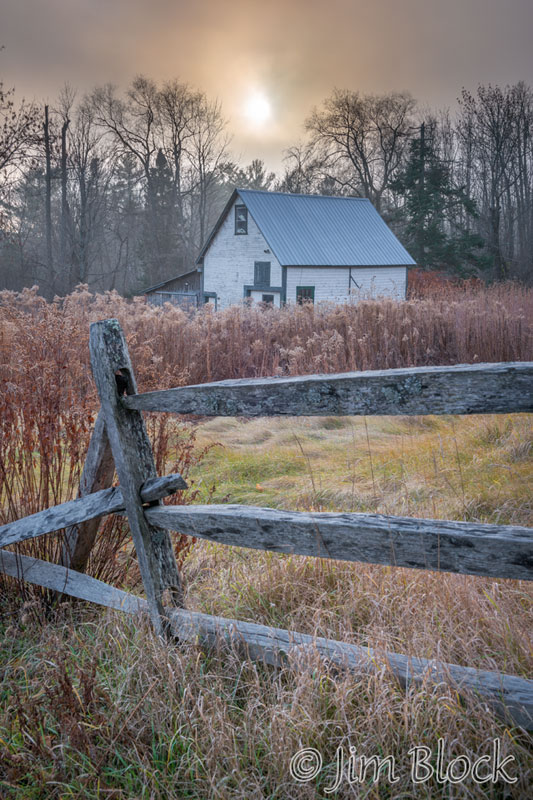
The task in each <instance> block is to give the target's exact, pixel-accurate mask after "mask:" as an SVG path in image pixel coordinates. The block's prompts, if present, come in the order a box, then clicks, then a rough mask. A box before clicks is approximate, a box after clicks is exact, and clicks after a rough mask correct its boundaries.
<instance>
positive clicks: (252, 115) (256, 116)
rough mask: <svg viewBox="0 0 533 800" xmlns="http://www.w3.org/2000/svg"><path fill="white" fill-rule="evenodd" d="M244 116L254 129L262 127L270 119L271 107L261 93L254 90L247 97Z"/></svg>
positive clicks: (264, 95)
mask: <svg viewBox="0 0 533 800" xmlns="http://www.w3.org/2000/svg"><path fill="white" fill-rule="evenodd" d="M244 116H245V117H246V119H247V120H248V123H249V124H250V125H251V126H252V127H254V128H256V127H259V126H262V125H264V124H265V123H266V122H268V120H269V119H270V118H271V117H272V105H271V103H270V101H269V99H268V97H267V96H266V94H265V93H264V92H263V91H261V90H255V91H253V92H251V93H250V94H249V95H248V97H247V98H246V100H245V103H244Z"/></svg>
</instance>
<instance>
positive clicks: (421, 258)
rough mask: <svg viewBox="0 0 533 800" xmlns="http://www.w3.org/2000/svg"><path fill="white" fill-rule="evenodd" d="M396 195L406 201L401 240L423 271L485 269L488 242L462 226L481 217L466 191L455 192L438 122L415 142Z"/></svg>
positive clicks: (422, 128)
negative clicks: (440, 150)
mask: <svg viewBox="0 0 533 800" xmlns="http://www.w3.org/2000/svg"><path fill="white" fill-rule="evenodd" d="M393 189H394V190H395V191H396V192H398V193H399V194H400V195H402V196H403V198H404V207H403V210H404V213H405V216H406V219H407V222H406V224H405V226H404V229H403V235H402V239H403V241H404V244H405V246H406V248H407V249H408V251H409V252H410V253H411V255H412V256H413V258H414V259H415V261H416V262H417V264H418V266H419V267H421V268H422V269H444V270H447V271H454V272H458V273H460V274H463V275H468V274H473V273H478V272H479V271H480V270H481V269H484V268H485V267H486V263H485V261H484V258H483V255H482V253H481V251H482V248H483V240H482V239H481V238H480V237H479V236H478V235H477V234H474V233H471V232H470V231H468V230H467V229H466V228H465V227H464V226H463V225H461V223H460V222H459V221H458V220H459V219H460V218H461V217H462V218H464V217H468V216H470V217H475V216H476V208H475V203H474V202H473V200H471V199H470V198H469V197H468V196H467V195H466V193H465V191H464V188H463V187H459V186H454V184H453V180H452V174H451V169H450V167H449V165H448V164H447V163H446V162H445V161H444V160H443V159H441V158H440V156H439V153H438V147H437V143H436V124H435V123H434V122H431V123H430V124H429V125H426V124H425V123H422V125H421V126H420V135H419V137H417V138H415V139H412V141H411V143H410V148H409V156H408V159H407V163H406V165H405V167H404V169H403V170H402V171H401V172H400V174H399V175H398V178H397V179H396V180H395V181H394V184H393Z"/></svg>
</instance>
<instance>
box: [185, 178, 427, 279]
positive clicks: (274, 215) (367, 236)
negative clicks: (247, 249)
mask: <svg viewBox="0 0 533 800" xmlns="http://www.w3.org/2000/svg"><path fill="white" fill-rule="evenodd" d="M237 196H239V197H240V198H241V200H242V201H243V203H244V204H245V205H246V207H247V208H248V211H249V213H250V214H251V216H252V217H253V219H254V220H255V222H256V224H257V226H258V228H259V229H260V231H261V233H262V234H263V236H264V237H265V239H266V241H267V243H268V245H269V247H270V249H271V250H272V252H273V253H274V255H275V256H276V258H277V259H278V261H279V263H280V264H281V265H282V266H360V267H365V266H368V267H373V266H399V265H402V266H404V265H405V266H411V265H414V264H415V262H414V261H413V259H412V258H411V256H410V255H409V253H408V252H407V250H406V249H405V248H404V247H403V245H402V244H400V242H399V241H398V239H397V238H396V236H395V235H394V234H393V232H392V231H391V230H390V228H389V227H388V226H387V224H386V223H385V221H384V220H383V219H382V218H381V217H380V215H379V214H378V212H377V211H376V209H375V208H374V206H373V205H372V203H371V202H370V200H367V199H366V198H359V197H328V196H324V195H306V194H286V193H282V192H262V191H256V190H251V189H236V190H235V191H234V192H233V194H232V197H231V198H230V201H229V202H228V204H227V205H226V208H225V209H224V211H223V212H222V214H221V217H220V219H219V221H218V223H217V225H215V228H214V229H213V231H212V233H211V235H210V237H209V238H208V240H207V241H206V243H205V245H204V247H203V249H202V251H201V253H200V256H199V260H200V259H201V258H202V257H203V255H204V254H205V252H206V251H207V249H208V247H209V245H210V244H211V242H212V240H213V238H214V236H215V235H216V233H217V231H218V229H219V227H220V225H221V223H222V221H223V219H224V218H225V216H226V214H227V213H228V211H229V209H230V208H231V206H232V205H233V203H234V201H235V199H236V197H237Z"/></svg>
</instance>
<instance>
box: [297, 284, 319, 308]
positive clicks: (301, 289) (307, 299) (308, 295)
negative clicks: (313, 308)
mask: <svg viewBox="0 0 533 800" xmlns="http://www.w3.org/2000/svg"><path fill="white" fill-rule="evenodd" d="M296 302H297V303H300V305H301V304H302V303H314V302H315V287H314V286H297V287H296Z"/></svg>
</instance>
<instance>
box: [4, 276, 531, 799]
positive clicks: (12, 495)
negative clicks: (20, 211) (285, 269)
mask: <svg viewBox="0 0 533 800" xmlns="http://www.w3.org/2000/svg"><path fill="white" fill-rule="evenodd" d="M447 291H448V290H447ZM532 311H533V299H532V293H531V292H529V293H528V292H526V291H525V290H521V289H520V288H519V287H514V286H507V287H503V288H498V287H496V288H494V289H493V290H484V291H479V290H478V289H476V288H475V287H471V288H470V289H468V288H464V287H463V288H462V289H461V300H459V299H457V297H456V296H453V297H451V296H448V297H447V299H446V298H445V297H444V296H443V297H442V298H441V299H439V298H436V299H430V300H428V299H426V300H422V301H418V302H408V303H403V304H394V303H389V302H383V303H376V302H368V303H364V304H362V305H361V306H359V307H350V306H349V307H339V308H331V309H323V310H321V309H312V308H296V309H292V310H283V311H280V312H278V311H276V310H269V311H266V312H265V311H261V310H258V309H232V310H230V311H228V312H222V313H220V314H216V315H214V314H212V313H211V312H210V311H209V310H206V311H205V312H204V313H202V314H200V315H197V316H189V315H186V314H184V313H183V312H181V311H179V310H169V311H168V312H161V311H159V310H155V309H150V308H147V307H145V306H144V305H143V304H141V303H134V304H128V303H126V302H125V301H122V300H119V299H118V298H116V297H114V296H112V295H107V296H99V297H91V296H88V295H87V294H86V293H85V292H84V291H83V290H82V291H80V292H78V293H76V294H75V295H73V296H71V297H70V298H67V300H66V301H65V302H64V303H63V304H62V305H61V306H60V305H59V304H55V305H54V304H46V303H44V302H42V301H40V300H39V299H38V298H37V297H36V296H35V295H34V294H32V293H31V292H26V293H24V294H22V295H19V296H16V297H15V296H13V295H8V294H6V293H4V294H3V295H2V300H1V302H0V377H1V378H2V381H3V383H2V392H1V396H0V404H1V408H0V425H1V426H2V431H1V433H2V438H1V439H0V481H1V484H0V495H1V499H2V504H1V508H2V514H3V517H2V519H1V520H0V522H3V521H7V520H8V519H11V518H13V517H16V516H19V515H21V514H27V513H31V512H32V511H36V510H38V509H39V508H41V507H43V506H46V505H48V504H50V503H53V502H57V501H59V500H61V499H66V498H67V497H69V496H72V494H73V493H75V491H76V487H77V481H78V479H79V470H80V462H81V460H82V459H83V456H84V452H85V449H86V446H87V442H88V437H89V435H90V430H91V426H92V422H93V417H94V413H95V396H94V389H93V387H92V383H91V379H90V374H89V370H88V360H87V334H88V325H89V322H90V321H91V320H93V319H98V318H104V317H109V316H118V317H119V318H120V319H121V321H122V324H123V325H124V327H125V330H126V332H127V337H128V341H129V344H130V347H131V351H132V355H133V360H134V364H135V369H136V372H137V375H138V378H139V384H140V386H141V388H142V389H149V388H154V387H155V386H164V385H167V386H168V385H171V384H174V385H175V384H177V383H188V382H201V381H205V380H208V379H218V378H227V377H242V376H245V375H262V374H273V373H276V372H280V371H281V372H294V373H296V372H313V371H316V370H320V371H342V370H345V369H353V368H367V367H384V366H401V365H404V364H420V363H422V364H424V363H439V362H440V363H453V362H454V361H474V360H488V361H490V360H508V359H533V344H532V338H531V327H530V326H531V322H530V321H531V320H532V319H533V314H532V313H531V312H532ZM148 425H149V429H150V436H151V439H152V442H153V444H154V451H155V453H156V457H157V461H158V471H159V472H160V473H163V472H165V471H169V470H170V469H172V468H177V469H181V470H182V471H184V472H188V474H189V479H190V480H193V481H194V484H193V492H195V493H196V494H195V497H196V498H198V499H200V500H202V501H205V500H207V501H208V500H209V499H210V498H211V497H212V498H213V499H215V500H217V501H220V500H222V499H224V498H227V499H228V500H230V501H234V502H235V501H236V502H247V503H252V504H257V505H272V506H282V507H291V508H313V509H317V510H321V509H323V510H326V509H327V510H333V509H339V510H351V509H353V510H371V511H376V510H377V511H385V512H389V513H398V514H410V515H414V516H417V515H418V516H427V517H439V516H440V517H450V518H456V519H480V520H482V521H486V522H501V523H516V524H526V525H527V524H529V525H531V524H532V522H533V509H532V505H531V498H530V489H529V486H530V482H531V480H530V479H531V461H532V457H533V453H532V442H533V434H532V428H531V417H530V416H527V415H509V416H505V415H504V416H498V417H480V418H460V419H459V418H429V417H427V418H400V417H396V418H392V417H391V418H380V419H368V420H366V421H364V420H353V419H350V418H325V419H318V418H317V419H300V420H291V419H287V420H282V421H279V420H276V422H275V424H273V421H272V420H270V421H268V422H265V421H264V420H253V421H250V422H243V421H240V422H239V421H236V420H231V419H218V420H212V421H208V422H203V423H202V424H201V425H200V427H198V428H197V429H196V431H195V433H193V434H192V436H191V430H190V428H187V427H185V426H184V425H183V424H182V423H180V422H177V423H171V422H170V421H169V420H168V418H166V417H165V416H159V417H157V418H156V417H150V419H149V422H148ZM195 437H196V438H195ZM216 442H220V443H221V444H222V446H221V447H215V448H211V449H208V450H207V451H206V450H205V448H206V447H207V448H209V446H210V445H212V444H213V443H216ZM199 459H200V460H201V463H200V461H199ZM2 470H3V472H2ZM213 484H215V486H214V489H213ZM178 499H180V498H178ZM181 499H182V500H183V499H184V498H181ZM193 499H194V498H193ZM112 524H115V523H112ZM126 536H127V531H126V530H125V529H121V530H117V531H116V532H115V534H113V532H112V530H110V529H108V528H105V527H104V528H103V529H102V531H101V535H100V537H99V542H100V545H99V546H100V547H101V548H103V549H102V550H101V551H100V554H99V555H98V551H97V554H96V556H95V558H94V559H93V562H92V564H91V570H92V572H93V574H98V575H101V576H102V577H104V578H105V579H109V580H114V581H117V582H119V583H125V584H126V585H130V586H131V585H132V584H133V583H134V582H135V578H136V570H135V563H134V561H132V559H131V553H130V552H129V550H127V551H124V550H123V549H122V548H123V546H124V543H125V538H124V537H126ZM36 541H39V540H36ZM43 541H44V540H43ZM46 541H47V542H52V543H53V542H54V540H53V538H52V537H46ZM33 546H35V547H37V545H33ZM39 546H41V545H39ZM53 546H55V545H46V546H45V548H46V547H47V548H49V549H48V550H46V549H45V551H43V553H41V551H38V550H36V551H34V552H35V553H36V555H41V557H49V558H53V556H54V550H53ZM106 548H107V550H106ZM181 555H182V556H184V555H185V553H184V551H182V553H181ZM106 570H107V571H106ZM184 574H185V579H186V590H187V605H188V607H190V608H196V609H199V610H203V611H207V612H209V613H216V614H221V615H225V616H230V617H237V618H240V619H249V620H253V621H255V622H262V623H264V624H272V625H276V626H279V627H284V628H293V629H296V630H300V631H303V632H306V633H317V634H319V635H324V636H330V637H333V638H338V639H342V640H346V641H351V642H355V643H359V644H363V645H366V644H368V645H370V646H372V647H376V648H377V649H378V650H385V649H392V650H396V651H399V652H404V653H408V654H412V655H419V656H425V657H438V658H441V659H443V660H445V661H450V662H454V663H459V664H465V665H469V666H478V667H480V668H485V669H499V670H503V671H505V672H508V673H513V674H518V675H523V676H531V674H532V666H533V665H532V661H533V653H532V648H531V641H530V637H529V632H530V630H531V623H532V616H533V603H532V599H533V597H532V592H531V588H530V586H529V585H528V584H527V583H526V582H518V581H495V580H489V579H481V578H473V577H468V576H458V575H447V574H435V573H426V572H422V571H414V570H403V569H394V568H387V567H378V566H371V565H360V564H342V563H337V562H333V563H332V562H328V561H321V560H313V559H304V558H301V557H289V556H280V555H275V554H271V553H257V552H255V551H254V552H251V551H247V550H242V549H233V548H227V547H220V546H213V545H209V544H206V543H198V544H197V545H196V546H195V547H194V548H193V549H192V551H190V552H188V554H186V559H185V564H184ZM12 589H13V582H10V583H9V584H5V585H4V590H5V591H7V590H11V591H12ZM22 599H23V600H25V602H24V604H23V605H22V606H21V605H20V603H18V602H17V598H13V596H12V595H11V596H10V597H8V596H7V594H5V593H4V595H3V602H4V605H3V607H2V613H1V614H0V628H1V632H2V644H1V645H0V654H1V655H0V661H1V663H2V669H1V671H0V698H1V701H0V796H2V797H3V796H6V797H7V798H17V800H26V798H30V799H31V798H35V800H37V799H39V798H54V800H55V798H67V797H68V798H71V797H79V798H104V797H106V798H143V800H144V798H146V799H148V798H157V799H159V798H168V797H176V798H178V797H179V798H182V797H183V798H197V800H205V799H206V798H221V799H223V800H226V798H227V800H229V799H230V798H232V799H233V798H237V800H245V798H252V799H253V800H255V798H257V800H259V799H260V798H271V799H272V800H273V799H274V798H280V800H281V799H282V798H283V799H285V798H296V800H300V798H319V797H326V796H328V795H327V794H325V791H324V790H325V788H326V787H327V786H328V785H330V784H331V783H332V782H333V773H334V762H335V753H336V749H337V747H338V746H343V747H344V748H345V751H346V753H347V752H348V747H349V745H353V746H355V747H357V751H358V752H359V753H363V754H366V755H372V754H378V755H381V756H385V755H394V756H395V758H396V772H397V775H398V777H399V779H400V780H399V781H398V782H397V783H395V784H393V785H391V784H389V783H388V782H387V780H386V779H384V778H382V779H381V780H380V782H379V784H373V783H372V782H371V781H368V782H367V783H366V784H365V785H364V786H361V785H354V786H353V787H352V788H351V789H349V787H348V786H347V784H344V785H343V786H342V788H341V789H339V791H338V792H336V793H335V794H334V795H333V796H335V797H354V798H374V799H375V800H378V798H391V800H392V799H393V798H394V800H400V798H411V797H417V798H418V797H420V798H485V797H490V798H505V797H513V798H517V799H518V800H522V798H526V797H529V796H530V790H531V786H532V784H533V756H532V747H531V744H532V742H531V737H529V736H528V735H526V734H524V733H523V732H521V731H519V730H517V729H514V728H510V727H507V726H506V725H505V724H504V723H502V722H500V721H498V720H496V719H495V718H494V717H493V715H492V714H491V713H489V712H488V711H487V710H486V709H485V708H484V706H483V704H482V703H481V702H480V701H479V700H477V699H476V698H473V697H470V698H468V700H467V701H466V702H464V701H463V700H461V699H460V698H459V697H458V696H457V695H456V694H455V693H454V692H453V690H451V689H450V688H449V687H447V686H444V685H441V686H437V687H434V686H431V685H427V686H424V687H421V688H419V689H411V690H409V691H408V692H407V693H405V692H404V691H402V690H400V689H399V687H397V685H396V684H395V683H394V681H392V680H391V679H390V678H389V676H387V675H386V674H385V673H384V672H380V673H378V674H377V675H375V676H373V677H368V676H365V677H363V676H357V675H342V674H337V675H334V674H330V673H328V672H327V671H326V670H325V669H324V668H323V667H321V666H320V665H319V664H318V663H317V665H316V669H315V670H314V671H312V672H311V673H305V674H302V673H299V672H298V671H296V670H293V669H291V668H290V665H288V666H287V668H285V669H283V670H280V671H272V670H270V669H269V668H266V667H264V666H262V665H259V664H253V663H251V662H249V661H246V660H243V659H242V657H241V656H240V655H239V654H237V653H231V652H229V651H228V650H227V649H223V650H221V651H220V652H211V653H205V652H202V651H201V649H199V648H197V647H183V646H163V645H162V644H161V643H160V642H159V641H157V640H156V639H154V637H153V636H152V634H151V633H150V630H149V628H148V627H147V625H146V624H145V623H143V622H142V621H140V620H130V619H127V618H124V617H123V616H119V615H118V614H112V613H107V612H100V611H98V610H97V609H95V608H94V607H84V606H83V605H82V604H75V605H70V604H64V605H61V606H57V605H56V606H50V604H47V603H46V598H45V599H43V598H42V597H40V596H39V595H35V594H27V595H26V597H25V598H22ZM439 737H443V738H444V739H445V741H446V753H447V757H449V758H452V757H454V756H455V755H458V754H467V755H470V756H471V757H472V758H473V759H475V758H477V757H479V756H481V755H483V754H484V753H488V752H489V751H490V746H491V743H492V740H493V739H494V738H498V739H499V740H500V741H501V745H502V753H503V755H512V756H513V757H514V759H515V761H514V763H513V765H512V767H511V769H510V770H509V771H510V772H511V773H512V774H513V775H515V776H517V778H518V782H517V783H516V784H514V785H507V784H504V783H502V782H501V781H500V782H499V783H497V784H494V785H493V784H492V783H488V784H484V785H477V784H476V783H474V782H473V781H472V780H467V781H465V782H464V783H462V784H458V785H456V786H450V785H449V784H444V785H443V784H439V783H438V782H436V781H435V780H431V781H430V782H429V783H427V784H420V785H417V786H414V785H413V783H412V781H411V776H410V757H409V754H408V751H409V749H410V748H411V747H412V746H413V745H419V744H420V745H423V744H425V745H428V746H429V747H430V748H432V750H434V751H435V749H436V745H437V741H438V739H439ZM304 746H313V747H316V748H317V749H318V750H320V751H321V753H322V755H323V759H324V770H323V771H322V772H321V774H320V776H319V778H317V780H316V781H313V782H311V783H309V784H302V785H298V784H296V783H295V781H294V780H293V779H292V778H291V776H290V773H289V769H288V766H289V761H290V758H291V756H292V755H293V753H294V752H296V750H298V749H299V748H300V747H304ZM329 796H331V795H329Z"/></svg>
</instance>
